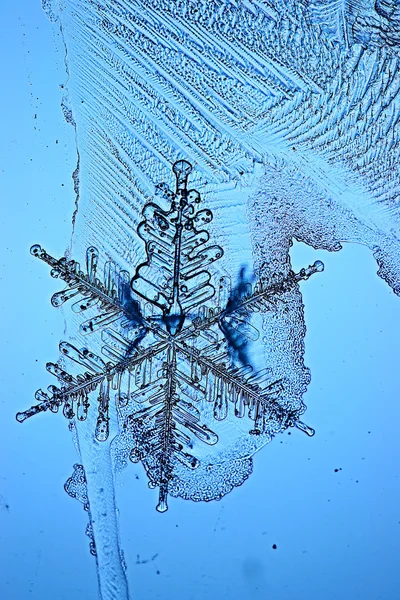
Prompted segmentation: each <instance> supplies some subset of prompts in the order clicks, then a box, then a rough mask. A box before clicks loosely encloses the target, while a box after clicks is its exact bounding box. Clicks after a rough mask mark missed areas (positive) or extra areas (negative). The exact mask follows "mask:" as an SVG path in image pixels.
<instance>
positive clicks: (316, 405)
mask: <svg viewBox="0 0 400 600" xmlns="http://www.w3.org/2000/svg"><path fill="white" fill-rule="evenodd" d="M0 16H1V23H2V35H1V36H0V44H1V57H2V60H1V68H2V82H3V93H2V94H1V96H0V102H1V104H2V106H1V115H2V130H1V131H2V136H1V141H0V159H1V160H0V175H1V207H2V211H1V238H0V239H1V245H2V253H1V254H2V261H1V280H2V282H1V283H2V285H1V310H2V313H1V314H2V319H1V354H2V356H1V365H2V369H1V371H2V372H1V391H2V393H1V398H0V408H1V413H2V414H1V421H0V424H1V425H0V427H1V437H0V444H1V448H0V456H1V470H0V519H1V523H0V562H1V565H2V569H1V575H0V598H1V599H2V600H3V599H4V600H25V599H28V598H29V599H31V600H39V599H40V600H52V599H54V600H63V599H64V598H65V599H67V598H74V600H92V599H93V600H94V599H96V598H97V580H96V569H95V560H94V558H93V557H91V556H90V555H89V550H88V545H89V539H88V538H87V537H86V536H85V535H84V530H85V527H86V524H87V515H86V514H85V513H84V511H83V509H82V506H81V505H80V504H79V503H78V502H76V501H74V500H72V499H71V498H69V497H68V496H67V495H66V493H65V492H64V490H63V484H64V482H65V480H66V479H67V478H68V477H69V476H70V475H71V473H72V465H73V464H74V463H75V462H77V460H78V458H77V455H76V452H75V449H74V447H73V444H72V439H71V436H70V434H69V432H68V428H67V422H66V421H65V419H63V418H62V417H61V416H52V415H41V416H39V417H37V418H35V419H32V420H30V421H28V422H26V423H24V424H23V425H20V424H18V423H17V422H16V421H15V413H16V412H17V411H18V410H24V409H25V408H27V407H29V406H30V405H31V404H32V403H33V402H34V399H33V393H34V391H35V390H36V389H37V388H38V387H44V386H46V385H48V384H50V383H52V381H51V378H50V376H48V375H47V374H46V371H45V368H44V365H45V363H46V361H48V360H53V361H54V360H56V358H57V345H58V342H59V340H60V339H61V338H62V337H63V330H64V320H63V316H62V313H61V312H57V311H56V310H54V309H52V308H51V306H50V303H49V298H50V295H51V294H52V293H53V292H54V291H57V290H58V289H59V288H58V286H57V282H56V281H54V280H52V279H51V278H50V277H49V276H48V269H47V268H46V267H45V266H44V265H42V264H40V263H39V262H38V261H35V259H34V258H33V257H32V256H31V255H30V254H29V247H30V246H31V244H33V243H41V244H42V245H43V246H44V247H45V248H46V249H48V250H49V251H50V252H51V253H52V254H53V255H55V256H59V255H62V254H63V252H64V250H65V248H66V246H67V245H68V244H69V240H70V235H71V215H72V212H73V208H74V200H75V198H74V193H73V185H72V179H71V173H72V171H73V170H74V168H75V165H76V150H75V142H74V135H73V129H72V127H71V126H69V125H67V124H66V123H65V122H64V120H63V116H62V112H61V108H60V100H61V90H60V85H63V84H64V83H65V81H66V74H65V69H64V54H63V52H64V51H63V47H62V44H61V41H60V39H59V37H58V36H57V29H56V28H54V26H53V25H52V24H51V23H50V22H49V21H48V20H47V18H46V16H45V14H44V12H43V11H42V9H41V6H40V2H39V1H35V2H28V1H27V0H21V1H20V2H18V3H7V4H5V3H3V5H2V8H1V13H0ZM57 140H58V142H57ZM316 258H320V259H322V260H323V261H324V262H325V265H326V270H325V272H324V273H323V274H321V275H316V276H314V277H313V278H311V280H310V281H308V282H305V283H303V284H302V291H303V294H304V302H305V316H306V323H307V328H308V331H307V336H306V364H307V365H308V366H309V367H310V368H311V372H312V382H311V384H310V386H309V390H308V392H307V394H306V397H305V400H306V403H307V405H308V411H307V413H306V414H305V416H304V420H305V422H307V423H308V424H309V425H311V426H312V427H314V428H315V429H316V430H317V433H316V435H315V437H314V438H312V439H309V438H307V437H306V436H305V435H303V434H301V433H300V432H297V431H294V430H293V431H291V435H288V434H285V435H283V436H281V437H279V438H276V439H275V440H273V442H272V443H271V444H270V445H269V446H267V447H266V448H265V449H264V450H263V451H262V452H261V453H260V454H259V455H258V456H256V457H255V472H254V473H253V475H252V476H251V478H250V479H249V480H248V481H247V482H246V483H245V485H244V486H242V487H241V488H239V489H238V490H236V491H234V492H233V493H231V494H230V495H228V496H227V497H225V498H224V500H223V501H221V502H214V503H212V504H209V505H207V504H194V503H187V502H184V501H181V500H175V501H171V503H170V510H169V512H168V513H167V514H166V515H159V514H158V513H156V511H155V510H154V505H155V503H154V493H153V492H151V491H150V490H148V488H147V485H146V482H145V477H144V476H143V474H142V471H141V470H140V467H138V468H135V467H131V468H130V469H129V470H127V471H125V472H124V473H123V476H122V478H121V481H120V482H119V484H118V491H117V493H118V506H119V508H120V518H121V537H122V548H123V549H124V552H125V556H126V561H127V564H128V578H129V581H130V588H131V595H132V599H135V598H137V599H138V600H147V599H149V600H150V599H153V598H160V599H163V600H172V599H174V600H175V599H176V600H181V599H182V600H183V599H185V600H186V599H187V600H200V598H203V597H204V596H207V597H208V598H229V599H230V600H239V599H241V600H242V599H246V598H255V599H258V598H260V599H261V598H263V599H266V598H274V600H305V599H306V598H307V600H313V599H314V598H315V599H317V598H318V600H319V599H320V598H324V600H335V599H339V598H340V599H347V598H349V599H358V598H360V599H361V598H363V600H378V599H381V600H395V599H396V598H398V597H399V592H398V589H399V584H400V571H399V569H398V557H399V549H400V548H399V546H400V509H399V468H398V456H399V444H398V423H399V416H400V414H399V412H400V411H399V407H398V402H397V398H398V392H397V390H398V366H397V365H398V350H399V339H400V335H399V334H400V320H399V318H398V316H399V307H400V299H399V298H397V297H395V295H394V294H393V292H392V291H391V290H390V289H389V287H388V286H387V285H386V284H385V283H384V282H383V281H382V280H380V279H379V278H378V277H377V276H376V270H377V266H376V263H375V261H374V260H373V258H372V255H371V252H370V251H369V250H368V249H367V248H365V247H361V246H355V245H353V246H345V248H344V249H343V250H342V251H341V252H339V253H336V254H328V253H327V252H321V251H318V252H316V251H313V250H312V249H310V248H306V247H305V246H303V245H300V244H297V245H295V247H294V249H293V252H292V259H293V264H294V267H295V269H299V268H300V267H301V266H303V265H304V264H309V263H310V262H313V261H314V260H315V259H316ZM335 469H341V470H339V471H338V472H335ZM135 475H138V477H139V479H136V478H135ZM273 544H276V545H277V549H276V550H274V549H273V548H272V545H273ZM154 557H155V558H154ZM143 561H147V562H143ZM157 571H158V572H159V574H157Z"/></svg>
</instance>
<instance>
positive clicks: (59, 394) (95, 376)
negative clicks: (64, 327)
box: [16, 342, 167, 423]
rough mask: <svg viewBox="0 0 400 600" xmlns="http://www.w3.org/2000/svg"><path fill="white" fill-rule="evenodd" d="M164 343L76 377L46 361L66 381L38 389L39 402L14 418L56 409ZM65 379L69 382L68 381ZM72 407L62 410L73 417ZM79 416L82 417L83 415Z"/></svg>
mask: <svg viewBox="0 0 400 600" xmlns="http://www.w3.org/2000/svg"><path fill="white" fill-rule="evenodd" d="M66 345H67V344H66V343H65V342H63V343H62V344H60V347H61V346H64V347H65V346H66ZM68 346H69V347H71V348H72V349H73V350H75V351H76V352H78V353H79V354H80V352H79V351H77V350H76V348H74V347H73V346H71V345H70V344H68ZM166 347H167V344H166V343H165V342H158V343H157V344H154V345H153V346H151V347H150V348H149V349H148V350H146V351H138V352H137V354H135V355H134V356H132V357H129V358H125V359H123V360H121V361H119V362H118V363H115V364H113V363H111V362H109V363H107V364H105V366H104V368H103V369H100V370H95V371H94V373H88V372H86V373H85V374H84V375H78V376H77V377H76V378H74V377H72V376H71V375H69V374H68V373H67V372H66V371H63V370H62V369H61V368H60V367H59V366H58V365H57V364H55V363H47V365H46V366H47V370H48V371H49V372H50V373H52V374H53V375H55V376H56V377H57V378H58V379H59V380H61V381H62V382H63V383H66V382H67V385H66V386H64V387H61V388H57V387H56V386H54V385H51V386H49V388H48V391H49V392H50V393H51V395H48V394H46V393H45V392H43V391H42V390H38V391H37V392H36V394H35V397H36V398H37V399H38V400H39V399H40V400H41V401H40V402H39V403H38V404H35V405H33V406H31V407H30V408H29V409H28V410H26V411H23V412H19V413H17V415H16V419H17V421H19V422H20V423H23V421H25V420H26V419H29V418H30V417H33V416H34V415H37V414H39V413H40V412H45V411H47V410H51V411H52V412H57V411H58V409H59V407H60V406H61V405H62V404H66V403H67V402H68V401H69V400H71V399H75V398H77V397H79V396H85V395H86V394H88V393H90V392H93V391H94V390H95V389H96V388H97V387H98V386H99V385H100V384H101V383H102V382H103V381H104V380H105V379H109V380H110V379H112V378H113V377H114V376H115V375H118V374H122V373H124V371H126V370H127V369H129V368H131V367H134V366H136V365H138V364H140V363H142V362H143V361H144V360H145V359H146V358H150V357H154V356H156V355H157V354H159V353H160V352H162V351H163V350H165V348H166ZM64 353H65V352H64ZM72 360H75V359H72ZM76 362H78V361H76ZM81 364H83V363H81ZM92 370H94V369H92ZM68 382H70V383H69V384H68ZM71 411H72V407H68V409H67V410H65V411H64V416H66V417H67V418H72V417H73V416H74V414H72V412H71ZM80 420H84V419H83V418H82V419H80Z"/></svg>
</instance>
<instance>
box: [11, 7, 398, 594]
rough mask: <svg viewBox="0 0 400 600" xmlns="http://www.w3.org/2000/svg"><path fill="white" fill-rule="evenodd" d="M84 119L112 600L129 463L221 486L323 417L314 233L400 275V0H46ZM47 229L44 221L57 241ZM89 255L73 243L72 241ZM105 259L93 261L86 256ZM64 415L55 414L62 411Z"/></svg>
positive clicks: (66, 263) (86, 384) (170, 486)
mask: <svg viewBox="0 0 400 600" xmlns="http://www.w3.org/2000/svg"><path fill="white" fill-rule="evenodd" d="M43 5H44V8H45V10H46V12H47V14H48V15H49V17H50V19H51V20H52V21H53V22H55V23H57V24H58V27H59V30H60V35H61V36H62V37H63V40H64V44H65V48H66V57H67V58H66V65H67V71H68V83H67V86H66V92H65V96H64V98H63V102H62V107H63V111H64V115H65V118H66V119H67V121H68V122H70V123H71V125H72V126H73V127H74V128H75V131H76V144H77V166H76V170H75V171H74V173H73V179H74V186H75V192H76V205H75V210H74V212H73V215H72V227H73V236H72V243H71V247H70V248H69V250H68V252H67V253H66V256H65V257H61V258H54V257H53V256H51V254H49V253H48V252H47V251H46V250H44V249H43V248H42V247H41V246H39V245H35V246H33V247H32V249H31V252H32V254H33V255H34V256H35V257H37V258H39V259H40V260H41V261H43V262H45V263H47V264H48V265H49V266H50V268H51V275H52V276H53V277H56V278H59V279H61V280H62V281H63V282H65V284H66V287H65V289H63V290H61V291H59V292H57V293H55V294H54V295H53V297H52V300H51V302H52V305H53V306H55V307H59V306H61V305H64V304H65V303H67V302H68V304H70V305H71V310H68V311H66V312H65V315H66V318H67V323H68V327H67V339H66V340H65V341H62V342H61V343H60V348H59V349H60V358H59V360H57V359H58V357H57V356H55V358H54V360H55V362H50V363H48V364H47V369H48V371H50V373H52V374H53V375H54V376H55V377H56V379H57V382H58V384H57V385H53V386H50V388H49V389H48V390H46V391H42V390H39V391H38V392H36V401H37V402H36V404H35V405H34V406H32V407H31V408H30V409H28V410H26V411H24V412H20V413H18V415H17V419H18V420H19V421H21V422H22V421H24V420H26V419H27V418H28V417H31V416H33V415H36V414H37V413H41V412H47V411H52V412H58V411H59V410H61V411H62V413H63V415H64V417H66V418H67V419H68V420H70V422H71V425H70V428H71V430H72V431H73V433H74V439H75V442H76V445H77V448H78V450H79V453H80V456H81V462H82V464H77V465H75V467H74V473H73V475H72V476H71V478H70V479H69V480H68V481H67V483H66V490H67V492H68V494H70V495H71V496H73V497H76V498H77V499H78V500H80V501H81V502H82V503H83V505H84V508H85V510H87V512H88V515H89V526H88V531H87V534H88V536H89V537H90V550H91V552H92V554H94V555H95V556H96V559H97V562H98V573H99V583H100V592H101V595H102V598H103V600H109V599H111V598H118V599H120V598H121V599H122V598H128V587H127V580H126V574H125V570H126V565H125V561H124V558H123V554H122V551H121V549H120V542H119V532H118V518H117V511H116V506H115V493H114V477H115V474H116V473H117V472H118V471H120V470H121V469H122V468H124V467H125V466H126V465H127V464H128V463H129V462H130V461H132V462H134V463H139V462H140V463H141V464H142V465H143V467H144V470H145V472H146V476H147V478H148V483H149V487H150V488H151V489H155V490H156V492H157V499H156V502H155V504H156V508H157V510H158V511H159V512H165V511H166V510H167V508H168V502H169V496H173V497H174V496H175V497H181V498H184V499H190V500H205V501H209V500H214V499H220V498H222V497H223V496H224V495H225V494H227V493H228V492H230V491H231V490H232V489H233V488H235V487H238V486H240V485H241V484H242V483H243V482H244V481H245V480H246V479H247V478H248V477H249V475H250V474H251V471H252V461H253V458H252V457H253V455H254V454H255V453H256V452H257V451H258V450H259V449H260V448H261V447H263V446H264V445H265V444H267V443H268V442H269V441H271V439H272V438H273V437H274V436H275V435H277V434H280V433H282V432H283V431H284V430H285V429H287V428H289V427H295V428H297V429H299V430H302V431H303V432H305V433H306V434H308V435H310V436H312V435H313V433H314V431H313V429H312V428H311V427H309V426H308V425H306V424H305V423H304V422H303V420H302V415H303V413H304V411H305V405H304V402H303V396H304V393H305V391H306V389H307V385H308V383H309V381H310V373H309V370H308V368H307V367H306V366H305V364H304V337H305V331H306V330H305V323H304V315H303V303H302V297H301V293H300V286H299V283H301V282H302V280H307V279H308V278H309V277H310V276H311V275H313V274H314V273H316V272H318V271H322V270H323V264H322V262H320V261H317V262H315V263H314V264H313V265H311V266H305V267H304V268H303V269H301V270H300V271H299V272H298V273H295V272H294V271H293V269H292V267H291V263H290V256H289V249H290V247H291V245H292V241H293V240H294V239H295V240H298V241H303V242H305V243H307V244H308V245H310V246H313V247H314V248H321V249H326V250H330V251H337V250H340V248H341V243H343V242H346V241H349V242H358V243H362V244H366V245H367V246H368V247H369V248H370V249H371V251H372V252H373V254H374V257H375V258H376V261H377V264H378V267H379V271H378V274H379V275H380V276H381V277H382V278H383V279H384V280H385V281H386V282H387V283H388V284H389V285H390V286H391V287H392V289H393V290H394V291H395V293H396V294H400V282H399V269H400V262H399V261H400V259H399V247H398V227H397V225H398V223H397V221H398V210H397V203H398V197H399V183H398V177H396V168H397V164H398V158H399V156H398V154H399V143H398V135H399V133H398V121H399V115H400V110H399V108H400V107H399V89H400V79H399V76H398V72H399V69H398V66H399V65H398V63H399V58H398V43H399V39H400V8H399V6H398V4H397V3H396V2H395V1H394V0H393V1H390V0H388V1H382V2H379V0H377V1H376V2H375V3H373V2H364V3H360V2H358V3H355V2H337V1H332V2H322V1H320V0H314V1H313V2H309V1H306V0H304V1H302V2H299V1H297V0H293V1H291V0H289V1H286V0H285V1H278V0H277V1H274V0H271V1H269V2H264V1H258V0H246V1H245V0H239V1H238V2H233V1H232V2H230V1H222V0H206V1H205V0H178V1H175V0H171V1H167V0H151V1H147V0H140V1H139V0H137V1H134V0H133V1H130V0H127V1H122V0H121V1H119V0H110V1H108V2H97V1H94V0H64V1H61V0H52V1H49V0H46V1H44V2H43ZM43 243H44V242H43ZM71 257H72V258H71ZM83 264H84V266H81V265H83ZM42 418H45V417H42Z"/></svg>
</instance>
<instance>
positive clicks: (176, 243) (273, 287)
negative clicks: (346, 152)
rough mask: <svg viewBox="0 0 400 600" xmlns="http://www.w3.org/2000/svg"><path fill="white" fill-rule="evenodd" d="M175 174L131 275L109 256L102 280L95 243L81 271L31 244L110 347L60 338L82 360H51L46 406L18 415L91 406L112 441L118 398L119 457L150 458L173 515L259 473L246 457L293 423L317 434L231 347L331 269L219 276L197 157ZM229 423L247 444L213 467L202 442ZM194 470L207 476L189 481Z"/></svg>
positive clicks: (101, 437) (161, 505)
mask: <svg viewBox="0 0 400 600" xmlns="http://www.w3.org/2000/svg"><path fill="white" fill-rule="evenodd" d="M173 170H174V172H175V175H176V189H175V192H172V191H171V190H170V189H169V188H168V186H167V185H166V184H161V185H159V186H157V190H156V191H157V199H158V202H157V203H156V202H149V203H147V204H146V205H145V206H144V208H143V211H142V214H143V221H141V222H140V224H139V225H138V228H137V233H138V235H139V237H140V238H141V239H142V240H143V241H144V242H145V247H146V255H147V260H146V261H145V262H144V263H142V264H140V265H138V266H137V267H136V270H135V273H134V276H133V277H132V278H130V275H129V274H128V272H127V271H124V270H121V269H119V268H118V267H117V265H115V264H114V263H112V262H110V261H108V262H106V263H105V268H104V279H103V281H100V279H99V278H98V274H97V266H98V252H97V250H96V249H95V248H94V247H89V248H88V249H87V252H86V273H85V272H83V271H82V270H81V267H80V265H79V264H78V263H77V262H75V261H74V260H67V259H66V258H64V257H63V258H60V259H55V258H53V257H52V256H50V255H49V254H48V253H47V252H46V251H45V250H43V249H42V248H41V247H40V246H38V245H35V246H32V248H31V253H32V254H33V255H34V256H36V257H37V258H39V259H40V260H42V261H44V262H46V263H47V264H48V265H49V266H50V267H51V275H52V276H53V277H58V278H60V279H62V280H64V281H65V282H66V283H67V287H66V288H65V289H64V290H62V291H60V292H57V293H55V294H54V295H53V297H52V299H51V303H52V305H53V306H56V307H57V306H60V305H62V304H64V303H65V302H67V301H69V300H72V299H74V302H73V304H72V310H73V311H74V312H75V313H79V314H80V313H86V311H88V312H90V311H92V313H93V312H94V313H95V314H92V316H90V318H89V319H85V320H83V321H82V322H81V324H80V330H81V333H82V334H84V335H97V336H100V337H101V340H102V344H103V345H102V348H101V353H102V356H100V355H98V354H96V353H94V352H93V351H91V350H89V349H88V348H82V349H78V348H77V347H75V346H74V345H73V344H71V343H69V342H61V343H60V353H61V356H62V357H63V358H65V359H68V362H69V363H75V364H77V365H79V367H80V372H79V373H78V374H75V375H72V374H71V373H70V372H69V371H66V370H64V368H63V367H62V366H61V365H60V364H57V363H51V362H50V363H47V365H46V367H47V370H48V371H49V372H50V373H51V374H53V375H54V376H55V377H56V378H57V379H58V382H59V384H58V386H54V385H52V386H50V387H49V388H48V390H47V392H44V391H42V390H38V391H37V392H36V398H37V400H39V402H38V404H36V405H35V406H32V407H31V408H30V409H28V410H27V411H25V412H21V413H18V414H17V419H18V421H20V422H22V421H24V420H25V419H27V418H28V417H31V416H33V415H35V414H38V413H40V412H43V411H47V410H51V411H53V412H57V411H58V410H59V409H60V408H62V412H63V414H64V416H65V417H66V418H67V419H70V420H72V419H74V418H75V417H76V419H77V420H78V421H84V420H85V419H86V418H87V416H88V411H89V410H94V408H91V405H93V404H94V405H95V406H97V418H96V426H95V432H94V434H95V438H96V440H97V441H98V442H105V441H106V440H107V439H108V437H109V434H110V431H109V421H110V417H109V410H110V403H114V405H115V407H116V409H117V412H118V417H119V418H118V420H119V423H120V424H121V431H120V433H119V435H118V438H117V440H116V444H115V446H116V452H120V454H121V455H123V454H124V452H125V454H127V453H129V458H130V460H131V461H132V462H139V461H141V462H142V463H143V466H144V468H145V470H146V473H147V476H148V478H149V485H150V486H151V487H158V488H159V502H158V505H157V510H158V511H160V512H163V511H165V510H167V496H168V493H171V494H172V495H175V496H183V497H185V498H192V499H194V500H211V499H213V498H218V497H221V496H222V495H224V494H225V493H227V492H228V491H230V490H231V489H232V488H233V487H234V486H237V485H240V484H241V483H242V482H243V480H244V479H245V478H246V477H247V476H248V474H249V472H250V471H251V458H248V456H249V455H250V456H251V454H252V453H254V452H255V450H256V449H257V448H259V447H260V446H261V445H264V444H265V443H266V442H268V441H270V440H271V439H272V437H273V436H274V435H276V434H277V433H281V432H282V431H284V430H285V429H287V428H288V427H293V426H295V427H297V428H299V429H301V430H302V431H304V432H306V433H307V434H308V435H313V433H314V432H313V430H312V429H311V428H310V427H308V426H307V425H305V424H304V423H303V422H302V421H301V420H300V415H301V414H302V412H303V411H304V410H305V406H304V404H300V405H297V406H296V405H293V404H292V403H290V402H287V399H286V397H285V394H283V393H282V392H283V390H284V389H285V385H284V381H283V379H282V378H276V377H275V376H274V375H275V374H274V373H273V371H272V369H271V368H270V367H269V366H268V365H267V366H266V367H264V368H262V369H258V370H257V369H254V368H253V366H252V365H251V364H243V361H241V360H240V359H239V358H236V359H235V357H234V356H233V355H232V353H231V352H230V348H231V347H232V346H233V347H234V348H237V347H240V346H243V345H244V344H246V343H251V342H252V341H254V340H256V339H257V338H258V337H259V331H258V329H257V328H256V327H255V326H254V325H253V324H252V323H251V321H252V314H253V313H254V312H259V311H262V312H263V311H264V312H265V311H269V310H274V309H276V306H277V304H278V303H282V302H284V300H283V296H284V294H285V293H286V292H287V291H288V290H290V289H291V288H293V287H295V286H297V284H298V282H299V281H301V280H303V279H308V278H309V277H310V275H312V274H313V273H315V272H317V271H321V270H323V264H322V263H321V262H320V261H317V262H315V263H314V265H312V266H310V267H308V268H307V269H302V270H301V271H300V273H298V274H295V273H293V272H290V273H289V274H288V276H286V277H278V278H276V280H275V281H274V283H270V282H268V281H264V280H263V279H262V278H261V279H258V280H257V281H256V282H255V283H250V282H245V281H243V280H240V281H239V284H238V285H237V286H235V287H232V285H231V281H230V277H229V276H228V275H224V276H222V277H220V278H219V281H217V282H216V281H215V279H216V278H215V274H213V269H212V267H213V263H214V262H215V261H217V260H218V259H220V258H221V257H222V255H223V249H222V248H221V247H220V246H218V245H213V244H211V243H209V233H208V232H207V230H206V229H205V227H206V226H207V224H208V223H210V222H211V220H212V218H213V214H212V212H211V210H209V209H207V208H202V207H201V198H200V194H199V192H197V191H196V190H193V189H190V190H188V188H187V180H188V176H189V174H190V172H191V170H192V166H191V164H190V163H189V162H187V161H184V160H180V161H178V162H176V163H175V164H174V166H173ZM76 297H78V299H76ZM226 420H228V421H229V424H230V426H232V425H233V426H234V428H235V429H236V430H240V436H241V451H239V452H236V453H233V454H232V458H233V459H234V461H236V464H235V462H234V463H233V464H235V468H233V465H232V463H231V462H230V463H229V469H228V468H227V465H224V464H223V463H222V464H221V463H220V462H218V464H215V463H213V461H212V459H211V460H210V457H212V450H211V451H210V450H205V449H204V446H205V447H213V446H217V445H218V444H219V441H220V437H221V436H222V437H224V436H226V435H227V433H226V428H225V427H221V423H222V422H224V421H226ZM244 450H246V453H245V454H246V455H247V457H245V456H244ZM235 454H236V455H235ZM225 459H226V460H227V459H228V457H227V456H226V457H225ZM196 471H198V472H200V473H201V474H202V475H201V476H199V475H197V476H194V477H193V475H192V473H194V472H196ZM78 475H80V478H79V477H78ZM82 477H84V473H82V472H81V470H78V467H76V468H75V473H74V476H73V477H72V478H71V479H70V480H69V481H68V482H67V484H66V489H67V491H68V493H69V494H70V495H74V497H79V499H80V500H81V501H82V502H83V503H84V504H85V506H86V507H87V508H88V507H89V501H88V498H87V495H86V494H85V493H84V492H83V491H82V490H81V488H82ZM210 482H211V485H210ZM78 484H79V485H78Z"/></svg>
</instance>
